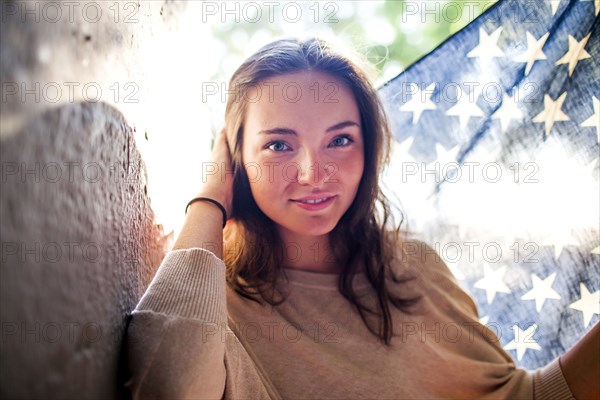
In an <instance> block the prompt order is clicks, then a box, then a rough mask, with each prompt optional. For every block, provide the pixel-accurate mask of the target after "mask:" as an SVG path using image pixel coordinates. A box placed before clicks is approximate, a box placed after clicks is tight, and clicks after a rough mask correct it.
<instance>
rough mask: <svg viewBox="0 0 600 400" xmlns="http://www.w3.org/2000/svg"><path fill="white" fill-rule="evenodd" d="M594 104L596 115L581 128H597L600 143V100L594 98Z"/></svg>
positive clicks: (584, 122)
mask: <svg viewBox="0 0 600 400" xmlns="http://www.w3.org/2000/svg"><path fill="white" fill-rule="evenodd" d="M592 104H593V105H594V113H593V114H592V115H591V116H590V117H589V118H588V119H586V120H585V121H583V122H582V123H581V126H582V127H592V128H596V135H598V142H600V100H598V99H597V98H596V97H592Z"/></svg>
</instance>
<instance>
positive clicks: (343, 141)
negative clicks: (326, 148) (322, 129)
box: [330, 135, 354, 147]
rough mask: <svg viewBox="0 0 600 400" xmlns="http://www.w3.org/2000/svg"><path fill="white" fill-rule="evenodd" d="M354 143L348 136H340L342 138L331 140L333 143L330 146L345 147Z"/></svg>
mask: <svg viewBox="0 0 600 400" xmlns="http://www.w3.org/2000/svg"><path fill="white" fill-rule="evenodd" d="M352 142H354V140H352V138H351V137H350V136H349V135H342V136H338V137H336V138H335V139H333V141H332V142H331V145H330V147H331V146H333V147H346V146H348V145H349V144H350V143H352Z"/></svg>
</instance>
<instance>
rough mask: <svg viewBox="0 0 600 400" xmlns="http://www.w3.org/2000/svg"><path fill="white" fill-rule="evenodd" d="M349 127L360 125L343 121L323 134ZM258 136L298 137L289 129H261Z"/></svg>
mask: <svg viewBox="0 0 600 400" xmlns="http://www.w3.org/2000/svg"><path fill="white" fill-rule="evenodd" d="M349 126H356V127H359V128H360V125H359V124H357V123H356V122H354V121H344V122H340V123H339V124H335V125H333V126H330V127H329V128H327V129H326V130H325V132H332V131H337V130H339V129H344V128H347V127H349ZM258 134H259V135H296V136H297V135H298V133H297V132H296V131H295V130H293V129H289V128H273V129H263V130H262V131H260V132H258Z"/></svg>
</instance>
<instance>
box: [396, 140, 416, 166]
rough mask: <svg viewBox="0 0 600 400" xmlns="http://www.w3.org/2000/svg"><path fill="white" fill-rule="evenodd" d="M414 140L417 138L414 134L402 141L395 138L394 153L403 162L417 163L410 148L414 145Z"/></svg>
mask: <svg viewBox="0 0 600 400" xmlns="http://www.w3.org/2000/svg"><path fill="white" fill-rule="evenodd" d="M414 141H415V138H414V137H412V136H409V137H407V138H406V139H404V140H403V141H402V142H401V143H400V142H397V141H396V140H393V141H392V153H393V154H394V158H396V159H398V160H400V161H401V162H410V163H416V160H415V159H414V157H413V156H411V155H410V148H411V147H412V144H413V142H414Z"/></svg>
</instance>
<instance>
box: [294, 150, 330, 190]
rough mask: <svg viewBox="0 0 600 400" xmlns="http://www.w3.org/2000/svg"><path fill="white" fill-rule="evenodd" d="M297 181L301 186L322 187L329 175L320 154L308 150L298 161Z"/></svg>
mask: <svg viewBox="0 0 600 400" xmlns="http://www.w3.org/2000/svg"><path fill="white" fill-rule="evenodd" d="M297 163H298V164H297V173H298V174H297V181H298V183H299V184H301V185H310V186H314V187H321V186H322V185H323V182H324V181H325V178H326V177H327V173H326V171H325V165H324V164H325V163H324V162H323V161H322V160H321V159H320V157H319V156H318V153H317V152H316V151H313V150H306V151H304V152H303V153H302V155H301V156H299V157H298V159H297Z"/></svg>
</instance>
